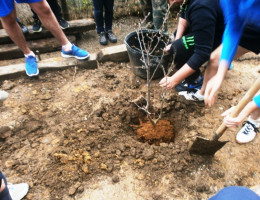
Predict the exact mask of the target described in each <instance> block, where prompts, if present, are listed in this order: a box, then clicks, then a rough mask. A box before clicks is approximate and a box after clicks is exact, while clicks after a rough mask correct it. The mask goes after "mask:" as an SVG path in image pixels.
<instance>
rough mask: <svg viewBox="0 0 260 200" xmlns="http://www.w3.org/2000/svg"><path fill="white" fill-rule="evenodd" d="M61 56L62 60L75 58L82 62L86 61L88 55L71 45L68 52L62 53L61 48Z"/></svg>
mask: <svg viewBox="0 0 260 200" xmlns="http://www.w3.org/2000/svg"><path fill="white" fill-rule="evenodd" d="M61 56H62V57H64V58H70V57H74V58H77V59H79V60H84V59H87V58H88V57H89V53H88V52H87V51H84V50H82V49H80V48H78V47H77V46H75V45H74V44H73V45H72V48H71V50H70V51H64V50H63V49H62V48H61Z"/></svg>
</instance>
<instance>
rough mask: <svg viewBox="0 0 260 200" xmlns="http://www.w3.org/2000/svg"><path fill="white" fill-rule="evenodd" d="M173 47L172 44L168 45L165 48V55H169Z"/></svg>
mask: <svg viewBox="0 0 260 200" xmlns="http://www.w3.org/2000/svg"><path fill="white" fill-rule="evenodd" d="M171 46H172V44H169V45H167V46H166V47H165V48H164V52H165V53H169V52H170V49H171Z"/></svg>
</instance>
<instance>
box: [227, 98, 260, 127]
mask: <svg viewBox="0 0 260 200" xmlns="http://www.w3.org/2000/svg"><path fill="white" fill-rule="evenodd" d="M233 108H234V107H232V108H230V109H228V110H227V111H225V112H224V113H223V114H222V116H224V117H225V118H224V123H225V124H226V126H227V127H233V126H237V125H239V124H241V123H242V122H243V121H244V120H245V119H246V118H247V117H248V116H249V115H250V114H251V113H252V112H254V111H256V110H257V109H259V108H258V106H257V105H256V103H255V102H254V101H251V102H249V103H248V104H247V105H246V107H245V108H244V109H243V110H242V111H241V112H240V114H239V115H238V116H237V117H230V116H229V114H230V112H231V111H232V110H233Z"/></svg>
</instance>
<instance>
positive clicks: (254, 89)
mask: <svg viewBox="0 0 260 200" xmlns="http://www.w3.org/2000/svg"><path fill="white" fill-rule="evenodd" d="M258 90H260V77H259V78H258V79H257V80H256V81H255V82H254V84H253V85H252V86H251V87H250V88H249V90H248V91H247V93H246V94H245V95H244V97H243V98H242V99H241V100H240V101H239V103H238V104H237V106H236V107H235V108H234V110H233V111H232V112H231V114H230V116H231V117H237V116H238V115H239V113H240V112H241V111H242V110H243V109H244V107H245V106H246V105H247V104H248V103H249V102H250V101H251V100H252V98H253V97H254V96H255V94H256V93H257V92H258ZM226 129H227V127H226V125H225V124H224V122H223V123H222V124H221V125H220V127H219V128H218V129H217V130H216V132H215V134H214V136H213V138H212V139H213V140H218V139H219V138H220V137H221V136H222V135H223V134H224V132H225V131H226Z"/></svg>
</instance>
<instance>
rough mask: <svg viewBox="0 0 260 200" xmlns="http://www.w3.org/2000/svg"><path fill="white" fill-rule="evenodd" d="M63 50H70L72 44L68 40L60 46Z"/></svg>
mask: <svg viewBox="0 0 260 200" xmlns="http://www.w3.org/2000/svg"><path fill="white" fill-rule="evenodd" d="M62 48H63V50H64V51H70V50H71V48H72V44H71V43H70V42H68V43H67V44H65V45H63V46H62Z"/></svg>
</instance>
